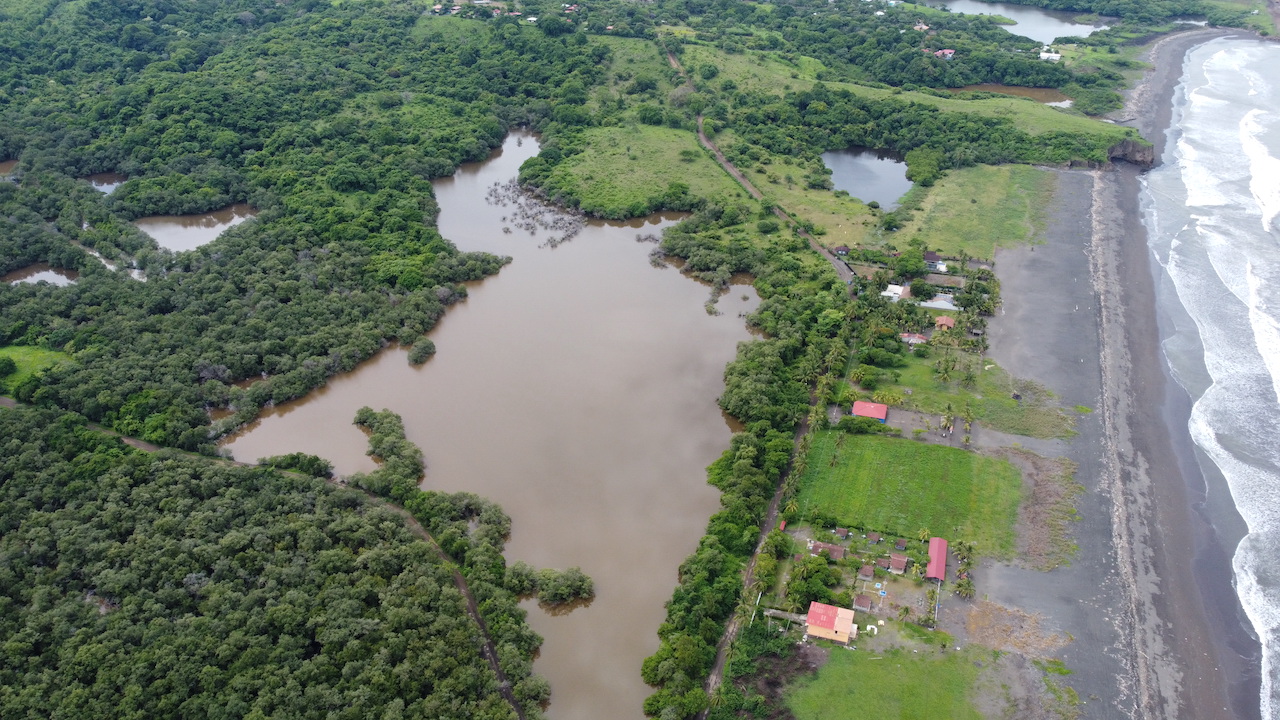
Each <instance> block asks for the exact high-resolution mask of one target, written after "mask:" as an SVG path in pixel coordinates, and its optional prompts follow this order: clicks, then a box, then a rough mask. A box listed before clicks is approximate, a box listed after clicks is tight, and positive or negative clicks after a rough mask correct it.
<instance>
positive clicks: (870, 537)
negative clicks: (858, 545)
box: [867, 532, 880, 545]
mask: <svg viewBox="0 0 1280 720" xmlns="http://www.w3.org/2000/svg"><path fill="white" fill-rule="evenodd" d="M867 542H869V543H871V544H872V545H879V544H880V533H878V532H871V533H867Z"/></svg>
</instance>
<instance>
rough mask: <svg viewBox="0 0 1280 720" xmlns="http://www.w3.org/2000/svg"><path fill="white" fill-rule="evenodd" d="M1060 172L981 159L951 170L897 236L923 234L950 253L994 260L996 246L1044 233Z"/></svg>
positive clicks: (938, 248)
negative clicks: (967, 166) (1057, 174)
mask: <svg viewBox="0 0 1280 720" xmlns="http://www.w3.org/2000/svg"><path fill="white" fill-rule="evenodd" d="M1057 185H1058V181H1057V176H1056V175H1054V174H1053V172H1051V171H1049V170H1041V169H1038V168H1034V167H1031V166H1028V165H998V166H992V165H980V166H977V167H970V168H963V169H960V170H952V171H950V172H948V173H947V175H946V177H944V178H943V179H942V180H940V181H938V183H937V185H935V186H934V187H933V188H932V189H930V191H929V193H928V194H927V195H926V196H925V198H924V201H923V203H922V204H921V207H920V209H919V210H918V211H916V212H915V213H914V214H913V217H912V219H911V221H910V222H908V223H907V224H906V225H904V226H903V227H902V229H900V230H898V231H897V232H896V233H894V235H893V236H892V238H893V242H895V243H897V244H898V245H902V244H903V240H904V239H907V240H909V239H912V238H914V237H917V236H918V237H920V238H921V239H923V240H924V243H925V247H927V248H929V249H931V250H936V251H938V252H940V253H942V254H943V255H946V256H948V257H958V256H959V255H960V254H961V253H962V252H966V253H968V254H969V256H970V257H975V258H982V259H986V260H990V259H991V258H992V257H994V256H995V250H996V248H997V247H1005V248H1007V247H1013V246H1016V245H1021V244H1024V243H1033V242H1036V241H1037V240H1039V239H1040V236H1041V235H1042V234H1043V232H1044V229H1045V222H1046V219H1047V213H1046V208H1047V207H1048V205H1049V202H1050V201H1051V200H1052V199H1053V192H1054V190H1055V189H1056V188H1057Z"/></svg>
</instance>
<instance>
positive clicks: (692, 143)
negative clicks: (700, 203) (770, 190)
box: [552, 125, 747, 216]
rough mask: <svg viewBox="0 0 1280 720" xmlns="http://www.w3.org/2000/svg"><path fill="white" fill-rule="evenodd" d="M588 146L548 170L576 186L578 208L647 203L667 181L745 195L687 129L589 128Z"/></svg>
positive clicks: (557, 180) (701, 192)
mask: <svg viewBox="0 0 1280 720" xmlns="http://www.w3.org/2000/svg"><path fill="white" fill-rule="evenodd" d="M584 134H585V136H586V138H587V146H586V149H585V150H583V151H582V152H581V153H578V154H577V155H573V156H572V157H569V158H568V159H566V160H565V161H564V162H562V163H560V165H558V166H557V167H556V169H555V171H554V172H553V173H552V178H554V182H553V184H554V185H555V186H556V187H570V186H572V187H576V188H578V197H579V199H580V200H581V204H582V208H583V209H584V210H587V211H590V212H596V213H600V214H604V215H606V216H611V215H610V211H611V209H615V208H623V209H625V208H628V207H631V206H632V205H633V204H634V203H636V202H639V203H641V204H644V203H647V202H648V200H649V198H651V197H653V196H654V195H661V194H662V193H663V192H664V191H665V190H666V189H667V185H668V183H671V182H682V183H686V184H687V185H689V192H690V193H692V194H693V195H696V196H698V197H704V198H717V197H742V198H745V197H747V193H746V191H745V190H743V189H742V187H741V186H740V185H738V183H737V182H736V181H734V179H733V178H731V177H729V175H728V174H727V173H725V172H724V170H722V169H721V168H720V166H719V165H718V164H717V163H716V161H715V160H714V159H712V158H711V156H710V155H708V154H707V153H706V152H705V151H704V150H703V149H702V147H701V146H700V145H698V139H697V137H696V136H695V135H694V134H693V133H691V132H689V131H687V130H676V129H673V128H666V127H655V126H652V125H629V126H619V127H607V128H591V129H589V130H586V131H585V133H584Z"/></svg>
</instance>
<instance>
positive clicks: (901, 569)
mask: <svg viewBox="0 0 1280 720" xmlns="http://www.w3.org/2000/svg"><path fill="white" fill-rule="evenodd" d="M906 571H907V556H906V555H902V554H900V553H894V554H892V555H890V556H889V572H891V573H893V574H894V575H901V574H903V573H905V572H906Z"/></svg>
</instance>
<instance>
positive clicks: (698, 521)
mask: <svg viewBox="0 0 1280 720" xmlns="http://www.w3.org/2000/svg"><path fill="white" fill-rule="evenodd" d="M536 152H537V145H536V141H535V140H534V139H533V138H532V137H531V136H529V135H527V134H515V133H513V135H512V136H511V137H509V138H508V139H507V142H506V144H505V146H504V147H503V149H502V150H501V151H500V152H499V153H497V154H496V155H495V156H494V157H493V158H491V159H490V160H488V161H487V162H484V163H480V164H475V165H469V166H464V167H463V168H461V169H460V170H459V171H458V173H457V174H456V175H455V176H454V177H451V178H444V179H442V180H439V181H437V183H436V193H437V196H438V199H439V202H440V206H441V208H442V210H441V214H440V230H441V232H442V233H443V234H444V236H445V237H447V238H449V239H450V240H452V241H454V242H455V243H456V244H457V245H458V246H459V247H460V248H462V249H464V250H487V251H490V252H494V253H498V254H504V255H510V256H512V257H513V258H514V262H513V263H512V264H511V265H508V266H507V267H505V268H503V270H502V272H501V273H500V274H499V275H497V276H496V277H492V278H489V279H486V280H484V281H482V282H478V283H474V284H472V285H471V287H470V288H469V289H470V297H469V299H468V300H467V301H466V302H464V303H462V304H460V305H458V306H456V307H454V308H452V309H450V310H449V312H448V314H447V315H446V317H445V318H444V320H443V321H442V322H441V323H440V325H439V326H438V327H437V328H436V329H435V330H434V331H433V332H432V335H431V337H432V339H433V340H434V341H435V343H436V345H437V347H438V349H439V352H438V354H437V355H436V356H435V357H434V358H432V359H431V360H430V361H428V362H427V363H426V364H425V365H424V366H422V367H420V368H413V367H410V366H409V364H408V362H407V361H406V352H405V351H404V350H402V349H391V350H387V351H384V352H383V353H381V354H379V355H378V356H377V357H375V358H373V359H372V360H370V361H368V362H367V363H365V364H364V365H363V366H361V367H360V368H358V369H357V370H355V371H354V372H352V373H350V374H348V375H345V376H343V377H339V378H336V379H334V380H333V381H332V382H330V383H329V385H328V386H327V387H326V388H324V389H322V390H319V391H317V392H315V393H312V394H311V395H310V396H308V397H307V398H305V399H303V400H302V401H299V402H295V403H290V404H288V405H286V406H283V407H280V408H277V409H275V410H272V411H270V412H268V413H266V414H265V415H264V416H263V417H262V418H260V420H258V421H256V423H255V424H254V425H253V426H252V427H251V428H250V429H249V430H248V431H247V432H245V433H243V434H242V435H240V436H239V437H236V438H234V439H233V440H232V441H231V442H230V443H228V447H230V449H231V451H232V452H233V453H234V454H235V457H236V458H237V459H240V460H253V459H256V458H258V457H262V456H266V455H275V454H280V453H286V452H296V451H303V452H310V453H315V454H318V455H322V456H324V457H326V458H329V459H330V460H332V461H333V462H334V464H335V465H336V467H337V470H338V472H340V473H351V472H353V471H357V470H362V469H370V468H372V467H373V464H372V461H371V460H369V458H367V457H366V456H365V454H364V452H365V449H366V438H365V436H364V435H363V434H362V433H361V432H360V431H358V430H357V429H356V428H355V427H353V426H352V424H351V420H352V417H353V416H354V415H355V412H356V410H357V409H359V408H360V406H362V405H370V406H372V407H374V408H375V409H380V408H389V409H392V410H394V411H396V412H398V413H400V414H401V415H403V416H404V420H405V426H406V429H407V432H408V435H409V438H410V439H411V440H412V441H413V442H415V443H417V444H418V445H420V446H421V447H422V449H423V451H424V453H425V454H426V459H427V477H426V480H425V482H424V487H426V488H434V489H441V490H449V491H455V490H470V491H474V492H477V493H479V494H481V495H484V496H486V497H489V498H492V499H493V500H495V501H497V502H499V503H501V505H502V506H503V508H505V509H506V511H507V512H508V513H510V515H511V516H512V519H513V521H514V523H513V524H514V529H513V532H512V537H511V541H510V543H509V545H508V557H509V559H510V560H512V561H515V560H525V561H527V562H529V563H531V564H533V565H536V566H540V567H560V568H563V567H569V566H573V565H578V566H581V567H582V569H583V570H585V571H586V572H587V573H588V574H590V575H591V576H592V577H593V578H594V579H595V581H596V589H597V597H596V599H595V601H594V602H593V603H592V604H591V605H590V606H588V607H585V608H579V609H576V610H574V611H573V612H571V613H569V614H566V615H560V616H552V615H550V614H547V613H545V612H543V611H541V610H539V609H538V607H537V606H536V604H533V603H529V604H528V605H527V607H529V609H530V618H529V619H530V623H531V624H532V626H533V627H534V629H535V630H537V631H538V632H539V633H541V634H542V635H543V636H544V637H545V638H546V643H545V644H544V645H543V648H542V654H541V656H540V657H539V659H538V661H537V663H536V665H535V669H536V671H537V672H539V673H541V674H543V675H545V676H546V677H547V678H548V679H549V680H550V681H551V684H552V691H553V696H552V702H551V708H550V710H549V713H548V714H549V716H550V717H551V718H554V719H555V720H588V719H590V720H596V719H597V718H601V717H609V718H623V719H628V718H635V719H637V720H638V719H639V718H641V717H643V713H642V710H641V703H642V702H643V699H644V697H645V696H646V695H647V694H648V692H649V688H648V687H647V686H645V685H644V683H643V681H642V680H641V679H640V664H641V661H642V660H643V659H644V657H645V656H647V655H648V654H650V653H652V652H653V651H654V650H655V649H657V635H656V632H657V628H658V625H659V624H660V623H661V622H662V619H663V617H664V609H663V604H664V603H665V602H666V601H667V599H669V598H670V596H671V591H672V589H673V588H674V586H675V582H676V569H677V567H678V566H679V564H680V562H681V561H682V560H683V559H684V558H685V557H686V556H687V555H688V554H689V553H691V552H692V551H693V549H694V548H695V547H696V545H697V541H698V538H699V537H700V536H701V534H702V531H703V529H704V528H705V525H706V521H707V518H708V517H709V516H710V515H711V514H712V513H713V512H715V510H716V508H717V494H716V492H715V490H714V489H712V488H710V487H709V486H707V485H706V478H705V467H706V466H707V465H708V464H709V463H710V462H711V461H713V460H714V459H715V458H716V457H717V456H718V455H719V454H720V452H722V451H723V450H724V448H726V447H727V445H728V440H729V435H730V431H729V427H728V426H727V424H726V422H725V419H724V417H723V416H722V414H721V412H720V410H719V408H718V407H717V406H716V403H715V399H716V397H717V396H718V395H719V393H720V392H721V390H722V389H723V371H724V365H725V363H726V362H728V361H729V360H730V359H732V358H733V355H734V350H735V347H736V345H737V343H738V342H739V341H742V340H746V339H748V338H749V337H750V336H749V334H748V333H747V330H746V328H745V325H744V322H743V319H742V318H741V317H739V315H740V314H741V313H745V312H748V311H749V310H751V309H754V307H755V306H756V305H757V304H758V298H757V297H756V295H755V291H754V289H752V288H751V287H749V286H740V285H738V286H733V287H732V288H731V290H730V291H729V293H727V294H726V295H724V296H723V297H721V299H720V304H719V307H720V309H721V312H722V314H721V315H718V316H709V315H707V314H706V312H705V311H704V310H703V303H705V302H706V300H707V297H708V289H707V287H705V286H704V285H701V284H699V283H697V282H694V281H692V280H690V279H688V278H687V277H684V276H683V275H681V274H680V273H679V272H678V271H677V270H675V269H673V268H670V267H668V268H655V267H653V266H651V265H650V263H649V261H648V254H649V252H650V250H651V249H652V248H653V245H652V244H650V243H644V242H637V241H636V239H635V238H636V236H637V235H638V234H650V233H656V232H658V231H659V230H660V228H661V227H662V226H664V225H667V224H669V223H670V222H672V220H670V219H665V220H664V219H661V218H656V217H655V218H649V219H646V220H643V221H634V222H631V223H626V224H616V223H610V224H604V223H589V224H588V225H587V226H586V227H585V228H584V229H583V230H582V232H581V233H580V234H579V235H578V236H577V237H575V238H573V239H572V240H570V241H568V242H566V243H564V244H562V245H560V246H558V247H556V248H555V249H551V248H547V247H539V245H540V244H541V243H542V242H543V237H542V236H541V235H538V236H534V235H530V234H529V233H528V232H525V231H522V230H518V229H515V228H514V227H512V225H511V223H510V220H511V213H512V212H513V208H511V207H495V206H493V205H490V204H488V203H486V200H485V196H486V193H487V192H488V190H489V188H490V187H491V186H492V185H493V184H494V183H495V182H498V181H506V180H509V179H510V178H512V177H514V176H515V174H516V172H517V169H518V168H519V166H520V163H521V162H523V161H524V160H525V159H526V158H528V157H531V156H533V155H534V154H535V153H536ZM503 216H507V217H508V221H507V222H504V221H503V220H502V219H501V218H502V217H503ZM504 227H507V228H512V230H513V232H511V233H504V232H503V228H504ZM744 298H745V299H744Z"/></svg>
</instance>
